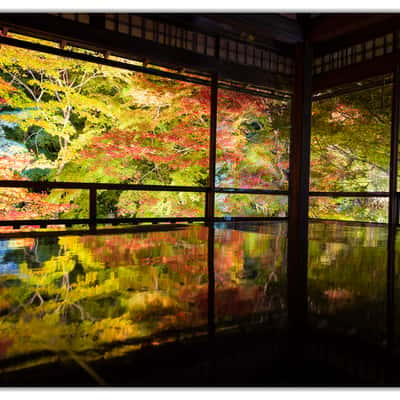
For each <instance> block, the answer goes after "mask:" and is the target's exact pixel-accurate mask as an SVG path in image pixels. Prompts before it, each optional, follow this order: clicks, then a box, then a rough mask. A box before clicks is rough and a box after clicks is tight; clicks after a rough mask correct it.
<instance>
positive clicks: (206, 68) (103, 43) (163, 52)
mask: <svg viewBox="0 0 400 400" xmlns="http://www.w3.org/2000/svg"><path fill="white" fill-rule="evenodd" d="M2 27H8V28H10V30H11V31H12V30H13V28H14V30H16V32H19V33H23V34H27V35H32V36H36V37H39V38H43V39H48V40H53V41H60V42H61V41H62V40H63V41H65V42H67V43H69V44H73V45H75V46H77V47H79V46H81V47H84V48H88V49H93V50H96V51H99V52H106V51H109V52H111V53H113V54H115V55H117V56H120V57H126V58H128V59H135V60H143V61H144V60H145V61H146V62H147V63H149V64H156V65H157V64H158V65H162V66H165V67H170V68H173V69H177V68H185V69H189V70H192V71H202V72H205V73H209V74H211V73H214V72H218V73H219V76H220V78H221V79H226V80H234V81H238V82H244V83H250V84H255V85H260V86H267V87H270V88H273V89H277V90H291V78H290V77H287V76H285V75H283V74H279V73H275V74H273V73H271V72H269V71H266V70H262V69H260V68H257V67H252V66H246V65H240V64H235V63H229V62H225V61H221V60H218V59H217V58H215V57H210V56H206V55H203V54H198V53H195V52H192V51H188V50H185V49H180V48H174V47H169V46H165V45H162V44H159V43H156V42H153V41H149V40H144V39H140V38H136V37H131V36H128V35H124V34H121V33H117V32H110V31H107V30H105V29H99V28H95V27H92V26H89V25H86V24H82V23H78V22H74V21H69V20H65V19H62V18H59V17H56V16H52V15H50V14H42V13H37V14H33V13H29V14H22V13H21V14H14V13H2V14H0V29H1V28H2Z"/></svg>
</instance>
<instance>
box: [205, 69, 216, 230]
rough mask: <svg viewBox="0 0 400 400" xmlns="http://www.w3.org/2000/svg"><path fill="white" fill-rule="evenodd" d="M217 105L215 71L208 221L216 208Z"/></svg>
mask: <svg viewBox="0 0 400 400" xmlns="http://www.w3.org/2000/svg"><path fill="white" fill-rule="evenodd" d="M217 105H218V74H217V73H214V74H213V76H212V81H211V111H210V112H211V114H210V150H209V172H208V173H209V176H208V188H209V190H208V191H207V194H206V209H205V217H206V219H207V223H210V222H212V221H213V219H214V208H215V164H216V154H217V108H218V107H217Z"/></svg>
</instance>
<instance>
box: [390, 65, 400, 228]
mask: <svg viewBox="0 0 400 400" xmlns="http://www.w3.org/2000/svg"><path fill="white" fill-rule="evenodd" d="M399 106H400V67H399V65H396V66H395V69H394V72H393V90H392V126H391V138H390V178H389V224H394V225H397V223H398V217H399V214H398V210H399V207H398V206H399V205H398V199H397V163H398V153H399V123H400V117H399V113H400V109H399Z"/></svg>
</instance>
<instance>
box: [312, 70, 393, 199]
mask: <svg viewBox="0 0 400 400" xmlns="http://www.w3.org/2000/svg"><path fill="white" fill-rule="evenodd" d="M382 81H383V77H382ZM366 84H367V83H365V82H361V83H359V85H357V88H358V89H360V88H362V86H363V85H366ZM354 86H355V85H354ZM391 93H392V85H391V84H385V85H382V86H380V87H376V88H373V89H365V90H359V91H353V92H352V93H350V94H338V95H335V96H334V97H331V98H328V99H324V100H320V101H315V102H314V103H313V108H312V114H313V117H312V135H311V175H310V189H311V190H315V191H360V192H363V191H368V192H374V191H375V192H377V191H388V190H389V158H390V127H391V104H392V99H391V97H392V96H391Z"/></svg>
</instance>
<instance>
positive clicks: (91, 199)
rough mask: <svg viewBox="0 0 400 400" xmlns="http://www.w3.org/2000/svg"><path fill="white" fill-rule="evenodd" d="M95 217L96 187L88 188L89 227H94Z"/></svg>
mask: <svg viewBox="0 0 400 400" xmlns="http://www.w3.org/2000/svg"><path fill="white" fill-rule="evenodd" d="M96 219H97V193H96V188H92V187H91V188H90V189H89V220H90V223H89V226H90V229H96V227H97V225H96Z"/></svg>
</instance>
